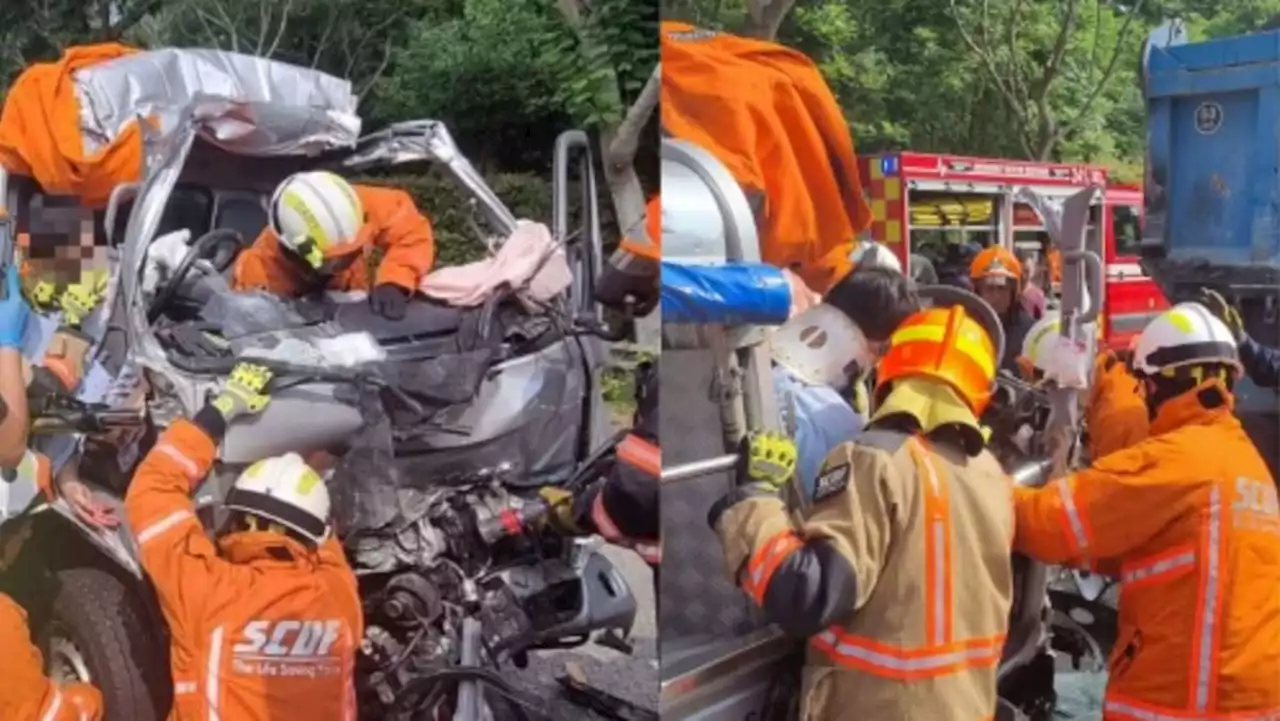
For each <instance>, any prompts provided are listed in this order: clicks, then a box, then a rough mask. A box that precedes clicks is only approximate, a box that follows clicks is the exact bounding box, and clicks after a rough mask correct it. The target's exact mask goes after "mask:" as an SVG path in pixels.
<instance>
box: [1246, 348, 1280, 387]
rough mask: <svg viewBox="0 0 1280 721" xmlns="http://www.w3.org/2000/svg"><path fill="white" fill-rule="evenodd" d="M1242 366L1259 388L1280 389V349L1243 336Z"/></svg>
mask: <svg viewBox="0 0 1280 721" xmlns="http://www.w3.org/2000/svg"><path fill="white" fill-rule="evenodd" d="M1240 365H1242V366H1244V372H1245V375H1247V376H1248V377H1249V380H1251V381H1253V384H1254V385H1256V386H1258V387H1259V388H1280V349H1277V348H1269V347H1267V346H1265V345H1262V344H1261V343H1259V342H1258V341H1256V340H1254V339H1252V338H1250V337H1249V336H1247V335H1246V336H1243V337H1242V338H1241V339H1240Z"/></svg>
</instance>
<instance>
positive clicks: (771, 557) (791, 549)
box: [742, 530, 804, 606]
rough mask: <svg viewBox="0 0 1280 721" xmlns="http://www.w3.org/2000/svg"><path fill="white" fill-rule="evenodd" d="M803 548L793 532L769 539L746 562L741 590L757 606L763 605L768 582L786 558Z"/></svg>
mask: <svg viewBox="0 0 1280 721" xmlns="http://www.w3.org/2000/svg"><path fill="white" fill-rule="evenodd" d="M803 546H804V541H801V540H800V537H799V536H797V535H796V534H795V532H794V531H790V530H787V531H783V532H781V533H779V534H777V535H776V536H774V537H772V538H770V539H769V540H768V541H766V542H765V544H764V545H763V546H761V547H760V550H759V551H756V553H755V554H754V555H753V556H752V557H751V560H749V561H748V562H747V575H746V578H745V579H743V581H742V589H743V590H744V591H746V592H747V595H749V596H751V598H752V599H753V600H754V601H755V602H756V603H757V604H759V605H762V606H763V605H764V595H765V593H766V592H767V591H768V590H769V581H771V580H772V579H773V574H774V573H775V572H777V570H778V568H779V567H780V566H782V562H783V561H785V560H787V557H788V556H790V555H791V554H793V553H795V552H796V551H798V550H800V548H801V547H803Z"/></svg>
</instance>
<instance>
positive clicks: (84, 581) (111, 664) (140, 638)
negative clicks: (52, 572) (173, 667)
mask: <svg viewBox="0 0 1280 721" xmlns="http://www.w3.org/2000/svg"><path fill="white" fill-rule="evenodd" d="M56 580H57V585H58V591H57V595H56V596H55V597H54V601H53V608H52V612H51V613H50V616H49V622H48V624H46V625H45V627H44V628H43V629H42V632H41V634H40V646H41V651H42V653H44V655H45V659H46V663H48V662H49V660H50V656H49V641H50V639H51V638H52V637H53V636H54V635H55V634H57V635H60V636H64V637H66V638H68V639H69V640H71V641H72V642H74V643H75V645H76V648H78V649H79V650H80V653H81V654H82V655H83V657H84V661H85V664H86V665H87V666H88V668H89V673H90V675H91V677H92V680H93V684H94V686H96V687H97V688H98V689H99V690H100V691H101V692H102V696H103V700H104V702H105V706H106V717H105V720H104V721H163V720H164V718H165V717H166V716H167V715H168V713H169V707H170V705H171V704H172V700H173V696H172V692H173V682H172V680H171V679H170V676H169V661H168V649H167V645H166V644H167V640H166V639H165V638H164V635H163V633H162V632H161V629H160V628H159V627H158V626H157V624H154V623H151V622H149V621H148V619H149V618H151V615H150V614H149V613H147V609H145V608H144V607H143V606H142V604H143V601H142V600H141V598H142V595H141V594H139V593H137V592H135V590H133V589H130V588H128V587H127V586H126V585H125V583H124V582H122V581H121V580H120V579H119V578H117V577H116V576H114V575H112V574H110V573H108V572H106V571H103V570H101V569H97V568H68V569H63V570H61V571H58V572H57V574H56Z"/></svg>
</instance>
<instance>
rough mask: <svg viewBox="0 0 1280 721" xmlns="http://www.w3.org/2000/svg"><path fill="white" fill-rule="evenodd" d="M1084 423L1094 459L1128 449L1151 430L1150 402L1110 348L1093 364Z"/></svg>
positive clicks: (1090, 451)
mask: <svg viewBox="0 0 1280 721" xmlns="http://www.w3.org/2000/svg"><path fill="white" fill-rule="evenodd" d="M1085 424H1086V426H1087V427H1088V429H1089V457H1090V458H1091V459H1093V460H1097V459H1099V458H1102V457H1103V456H1108V455H1110V454H1112V453H1115V452H1116V451H1119V450H1123V449H1125V448H1128V447H1129V446H1132V445H1134V444H1135V443H1137V442H1138V441H1141V440H1142V439H1144V438H1146V437H1147V433H1148V432H1149V426H1150V419H1149V418H1148V417H1147V403H1146V401H1145V400H1143V398H1142V395H1141V393H1139V388H1138V379H1137V378H1134V377H1133V374H1132V373H1130V372H1129V369H1128V368H1126V367H1125V365H1124V363H1121V362H1120V360H1119V359H1118V358H1116V355H1115V353H1113V352H1111V351H1105V352H1103V353H1101V354H1100V355H1099V356H1098V360H1097V362H1096V363H1095V364H1094V369H1093V383H1092V384H1091V389H1090V395H1089V402H1088V404H1087V406H1086V407H1085Z"/></svg>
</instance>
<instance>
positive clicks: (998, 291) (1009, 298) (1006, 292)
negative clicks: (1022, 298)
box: [977, 276, 1014, 315]
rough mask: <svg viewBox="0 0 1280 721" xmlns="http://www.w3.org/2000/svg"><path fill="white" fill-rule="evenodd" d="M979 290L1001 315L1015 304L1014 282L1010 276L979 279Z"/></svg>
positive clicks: (979, 293) (983, 297)
mask: <svg viewBox="0 0 1280 721" xmlns="http://www.w3.org/2000/svg"><path fill="white" fill-rule="evenodd" d="M977 291H978V295H979V296H981V297H982V299H983V300H985V301H986V302H987V303H989V304H990V305H991V307H992V308H994V309H995V311H996V313H999V314H1000V315H1004V314H1005V313H1008V312H1009V308H1011V307H1012V306H1013V293H1014V284H1013V281H1012V279H1010V278H1005V277H998V276H997V277H993V278H984V279H982V280H980V281H978V286H977Z"/></svg>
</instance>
